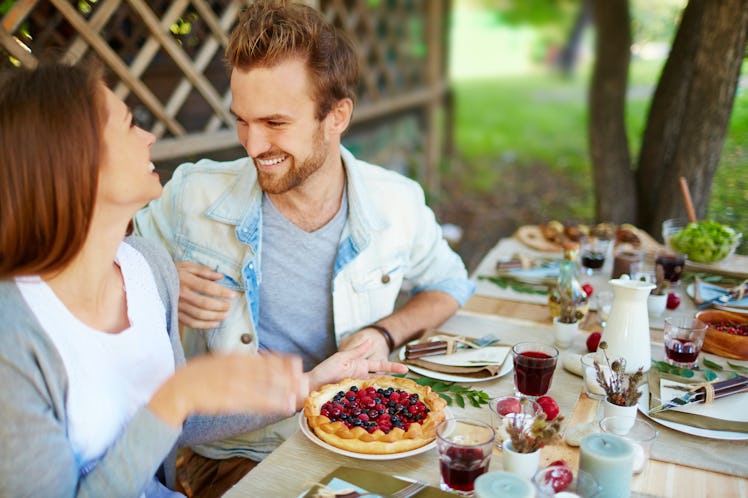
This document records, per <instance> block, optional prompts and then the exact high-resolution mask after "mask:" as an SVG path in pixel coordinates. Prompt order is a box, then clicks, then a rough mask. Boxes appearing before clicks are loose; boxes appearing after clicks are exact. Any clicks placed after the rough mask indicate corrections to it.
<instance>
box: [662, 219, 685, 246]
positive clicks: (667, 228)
mask: <svg viewBox="0 0 748 498" xmlns="http://www.w3.org/2000/svg"><path fill="white" fill-rule="evenodd" d="M687 226H688V218H670V219H669V220H665V221H663V222H662V241H663V243H664V244H665V247H670V238H671V237H672V236H673V235H675V234H676V233H678V232H680V231H681V230H683V229H684V228H686V227H687Z"/></svg>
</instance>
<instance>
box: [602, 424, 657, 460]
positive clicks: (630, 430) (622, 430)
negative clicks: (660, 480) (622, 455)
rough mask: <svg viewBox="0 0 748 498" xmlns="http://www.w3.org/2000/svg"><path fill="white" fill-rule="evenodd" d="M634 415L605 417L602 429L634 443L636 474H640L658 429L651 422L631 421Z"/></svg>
mask: <svg viewBox="0 0 748 498" xmlns="http://www.w3.org/2000/svg"><path fill="white" fill-rule="evenodd" d="M630 418H632V417H624V416H614V417H605V418H603V419H602V420H601V421H600V430H601V431H603V432H608V433H611V434H615V435H617V436H621V437H623V438H625V439H628V440H629V441H630V442H631V443H632V444H633V445H634V474H639V473H641V472H642V471H643V470H644V467H646V465H647V462H648V461H649V455H650V454H651V451H652V444H653V443H654V442H655V439H657V429H655V428H654V427H652V425H651V424H649V423H647V422H645V421H643V420H638V419H636V420H635V421H633V423H631V422H632V421H631V420H620V419H630Z"/></svg>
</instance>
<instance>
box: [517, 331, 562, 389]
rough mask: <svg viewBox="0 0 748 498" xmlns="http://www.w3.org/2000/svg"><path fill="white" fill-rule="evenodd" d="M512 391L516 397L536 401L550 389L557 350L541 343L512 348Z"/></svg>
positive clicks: (523, 344)
mask: <svg viewBox="0 0 748 498" xmlns="http://www.w3.org/2000/svg"><path fill="white" fill-rule="evenodd" d="M512 359H513V360H514V390H515V391H516V394H517V395H521V396H527V397H529V398H532V399H536V398H538V397H540V396H544V395H545V394H546V393H547V392H548V389H550V387H551V379H552V378H553V372H554V371H555V370H556V362H557V361H558V349H556V348H554V347H553V346H550V345H548V344H544V343H542V342H520V343H518V344H515V345H514V346H513V347H512Z"/></svg>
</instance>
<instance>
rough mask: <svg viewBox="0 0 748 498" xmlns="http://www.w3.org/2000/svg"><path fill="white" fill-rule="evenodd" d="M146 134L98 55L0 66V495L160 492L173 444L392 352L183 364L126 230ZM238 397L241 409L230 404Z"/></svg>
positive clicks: (224, 430) (142, 185)
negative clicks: (307, 367)
mask: <svg viewBox="0 0 748 498" xmlns="http://www.w3.org/2000/svg"><path fill="white" fill-rule="evenodd" d="M153 142H154V137H153V135H151V134H150V133H148V132H146V131H144V130H142V129H140V128H139V127H137V126H136V125H135V124H134V123H133V121H132V113H131V112H130V111H129V110H128V108H127V107H126V106H125V104H124V103H123V102H122V101H121V100H119V99H118V98H117V97H116V96H115V95H114V94H113V93H112V92H111V91H110V90H109V89H108V88H107V87H106V86H105V85H104V84H103V80H102V74H101V70H100V69H99V66H97V65H91V66H89V67H86V68H83V67H71V66H66V65H63V64H55V63H46V64H42V65H40V66H39V67H38V68H37V69H35V70H28V69H16V70H13V71H12V73H11V74H9V75H6V78H5V79H4V81H1V82H0V216H2V220H3V221H2V224H0V316H3V324H2V325H0V383H1V384H2V385H3V386H4V387H3V389H2V391H0V420H2V423H1V424H0V453H1V454H2V455H3V458H1V459H0V496H74V495H75V496H89V495H90V496H169V495H172V494H173V492H172V491H169V490H168V489H167V488H166V487H165V486H164V484H165V483H168V484H173V473H174V468H173V467H174V454H175V450H176V447H177V446H179V445H194V444H198V443H202V442H206V441H208V440H213V439H217V438H224V437H228V436H231V435H235V434H239V433H243V432H246V431H248V430H252V429H254V428H256V427H259V426H261V425H265V424H267V423H269V421H271V420H273V418H280V417H283V416H288V415H290V414H292V413H293V411H294V410H296V409H298V408H299V407H300V406H301V404H302V401H303V399H304V397H305V396H306V395H307V393H308V392H309V388H310V386H311V387H317V386H319V385H321V384H324V383H327V382H334V381H337V380H339V379H341V378H343V377H346V376H354V377H361V376H366V375H367V373H368V372H369V371H392V372H403V371H404V369H405V367H404V366H402V365H397V364H391V363H389V362H371V361H367V360H365V359H363V358H364V356H365V354H366V353H367V348H368V345H367V344H364V345H362V347H360V348H358V349H357V350H355V351H350V352H346V353H337V354H336V355H334V356H332V357H331V358H330V359H328V360H327V361H325V362H323V363H322V364H321V365H320V366H318V367H317V368H316V369H314V370H312V371H311V372H309V373H307V374H305V373H303V372H302V367H301V361H300V360H299V359H298V358H295V357H290V356H276V355H262V356H244V355H235V354H233V355H228V354H227V355H221V356H205V357H201V358H197V359H195V360H194V361H190V362H188V363H186V364H184V365H183V363H184V354H183V352H182V349H181V345H180V343H179V334H178V328H177V298H178V282H177V276H176V272H175V270H174V267H173V265H172V263H171V260H170V259H169V256H168V255H167V254H166V253H165V252H164V251H163V250H162V249H160V248H159V247H157V246H155V245H154V244H153V243H151V242H148V241H146V240H144V239H139V238H133V237H128V238H125V234H126V231H127V227H128V224H129V221H130V219H131V218H132V216H133V214H134V213H135V212H136V211H137V210H138V209H139V208H140V207H141V206H143V205H144V204H146V203H147V202H148V201H150V200H152V199H154V198H156V197H158V196H159V195H160V193H161V184H160V182H159V178H158V175H157V174H156V173H155V172H154V166H153V163H151V161H150V154H149V149H150V146H151V145H152V144H153ZM237 413H252V414H253V415H229V414H237Z"/></svg>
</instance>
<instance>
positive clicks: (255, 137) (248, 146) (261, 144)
mask: <svg viewBox="0 0 748 498" xmlns="http://www.w3.org/2000/svg"><path fill="white" fill-rule="evenodd" d="M242 145H243V146H244V150H246V151H247V154H248V155H249V157H257V156H259V155H261V154H263V153H265V152H267V151H268V150H269V149H270V141H269V140H268V139H267V135H266V134H265V132H264V130H263V129H262V127H261V126H256V125H255V126H252V125H248V126H247V130H246V133H245V136H244V137H243V140H242Z"/></svg>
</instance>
